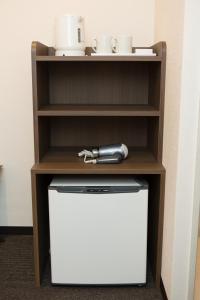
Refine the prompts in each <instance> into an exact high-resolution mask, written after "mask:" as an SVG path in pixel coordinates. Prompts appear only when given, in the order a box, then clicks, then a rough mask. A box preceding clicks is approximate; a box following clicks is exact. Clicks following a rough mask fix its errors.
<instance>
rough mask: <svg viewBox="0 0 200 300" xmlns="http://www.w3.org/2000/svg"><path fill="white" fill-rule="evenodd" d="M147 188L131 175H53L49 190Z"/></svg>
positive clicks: (84, 190) (134, 189)
mask: <svg viewBox="0 0 200 300" xmlns="http://www.w3.org/2000/svg"><path fill="white" fill-rule="evenodd" d="M146 189H148V183H147V182H146V181H144V180H139V179H136V178H134V177H133V176H117V177H115V176H55V177H54V178H53V180H52V181H51V183H50V185H49V190H57V191H58V192H66V193H67V192H68V193H122V192H124V193H125V192H126V193H128V192H129V193H130V192H138V191H140V190H146Z"/></svg>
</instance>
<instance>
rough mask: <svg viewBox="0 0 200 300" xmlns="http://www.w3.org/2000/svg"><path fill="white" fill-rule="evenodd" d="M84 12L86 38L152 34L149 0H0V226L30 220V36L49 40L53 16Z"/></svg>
mask: <svg viewBox="0 0 200 300" xmlns="http://www.w3.org/2000/svg"><path fill="white" fill-rule="evenodd" d="M64 13H73V14H80V15H82V16H84V17H85V32H86V43H87V45H90V44H91V40H92V38H93V37H95V35H96V34H98V33H101V32H109V33H111V34H113V35H116V34H117V33H130V34H132V35H133V38H134V44H135V45H147V46H148V45H151V44H152V43H153V39H154V0H140V1H137V0H123V1H106V0H101V1H97V0H85V1H81V0H79V1H78V0H57V1H47V0H43V1H39V0H35V1H30V0H12V1H11V0H6V1H0V38H1V49H0V56H1V65H0V143H1V144H0V162H2V164H3V165H4V168H3V171H2V172H1V176H0V226H8V225H9V226H29V225H32V214H31V210H32V208H31V183H30V168H31V166H32V164H33V157H34V153H33V125H32V123H33V121H32V86H31V49H30V46H31V41H32V40H38V41H41V42H43V43H45V44H47V45H53V44H54V19H55V16H59V15H62V14H64Z"/></svg>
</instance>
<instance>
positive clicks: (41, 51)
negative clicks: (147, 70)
mask: <svg viewBox="0 0 200 300" xmlns="http://www.w3.org/2000/svg"><path fill="white" fill-rule="evenodd" d="M137 48H153V50H154V52H155V53H156V54H157V56H91V53H92V48H91V47H86V50H85V54H86V55H85V56H55V49H54V48H53V47H47V46H45V45H43V44H41V43H39V42H32V57H33V59H34V60H35V61H47V62H48V61H49V62H65V61H66V62H67V61H82V62H92V61H94V62H96V61H99V62H100V61H128V62H131V61H132V62H134V61H144V62H145V61H147V62H148V61H149V62H159V61H162V59H163V57H165V52H166V43H165V42H159V43H157V44H155V45H153V46H152V47H137ZM133 49H134V48H133Z"/></svg>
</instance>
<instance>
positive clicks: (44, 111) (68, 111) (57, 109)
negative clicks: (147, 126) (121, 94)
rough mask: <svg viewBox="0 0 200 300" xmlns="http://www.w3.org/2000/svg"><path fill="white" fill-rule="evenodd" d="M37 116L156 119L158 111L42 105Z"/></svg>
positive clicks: (150, 108)
mask: <svg viewBox="0 0 200 300" xmlns="http://www.w3.org/2000/svg"><path fill="white" fill-rule="evenodd" d="M37 115H38V116H76V117H79V116H97V117H98V116H102V117H104V116H127V117H128V116H133V117H137V116H141V117H158V116H160V111H159V110H157V109H156V108H155V107H153V106H151V105H114V106H113V105H67V104H48V105H43V106H41V108H40V109H39V110H38V111H37Z"/></svg>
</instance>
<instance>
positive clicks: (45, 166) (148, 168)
mask: <svg viewBox="0 0 200 300" xmlns="http://www.w3.org/2000/svg"><path fill="white" fill-rule="evenodd" d="M164 171H165V169H164V167H163V165H162V164H161V163H130V164H123V163H121V164H119V165H118V164H113V165H111V164H109V165H108V164H105V165H89V164H84V163H82V165H80V164H74V163H69V162H68V163H63V162H56V163H55V162H42V163H38V164H35V165H34V166H33V167H32V172H33V173H35V174H162V173H163V172H164Z"/></svg>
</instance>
